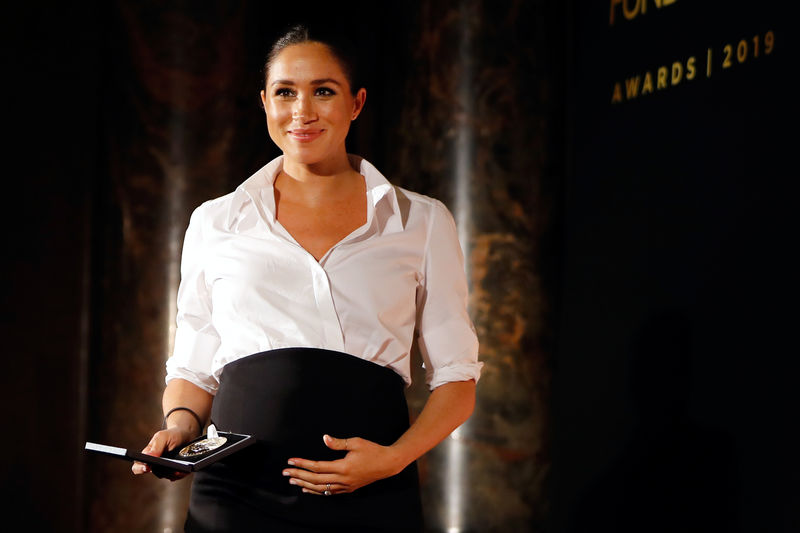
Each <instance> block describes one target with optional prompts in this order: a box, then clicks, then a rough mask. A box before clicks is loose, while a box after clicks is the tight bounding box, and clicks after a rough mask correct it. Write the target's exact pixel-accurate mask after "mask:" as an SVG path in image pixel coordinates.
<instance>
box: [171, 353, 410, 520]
mask: <svg viewBox="0 0 800 533" xmlns="http://www.w3.org/2000/svg"><path fill="white" fill-rule="evenodd" d="M211 421H212V422H213V423H214V425H215V426H216V427H217V429H218V430H220V431H228V432H232V433H243V434H249V435H254V436H255V437H256V439H257V442H256V444H254V445H252V446H250V447H249V448H246V449H245V450H243V451H241V452H239V453H236V454H233V455H232V456H230V457H228V458H225V459H223V460H222V461H219V462H218V463H215V464H213V465H211V466H209V467H207V468H206V469H204V470H202V471H200V472H196V473H195V474H194V481H193V484H192V494H191V500H190V504H189V515H188V517H187V519H186V531H187V533H199V532H203V533H205V532H210V531H236V532H240V531H241V532H249V531H255V532H262V531H269V532H280V533H300V532H304V533H308V532H314V531H326V532H328V531H348V532H370V531H374V532H378V531H385V532H389V531H397V532H404V533H406V532H416V531H420V530H421V528H422V525H421V524H422V518H421V516H422V513H421V505H420V497H419V480H418V474H417V468H416V463H412V464H411V465H409V466H408V467H407V468H406V469H405V470H403V471H402V472H400V473H399V474H397V475H396V476H393V477H391V478H388V479H383V480H380V481H376V482H375V483H372V484H370V485H367V486H365V487H362V488H360V489H358V490H356V491H354V492H352V493H350V494H334V495H332V496H318V495H314V494H304V493H302V492H301V489H300V488H299V487H296V486H294V485H290V484H289V480H288V478H286V477H284V476H283V475H282V471H283V469H284V468H287V467H288V464H287V460H288V459H289V458H290V457H302V458H304V459H312V460H326V461H329V460H335V459H338V458H341V457H343V456H344V455H345V453H346V452H344V451H335V450H330V449H329V448H327V447H326V446H325V444H324V443H323V441H322V436H323V435H324V434H328V435H331V436H333V437H336V438H349V437H362V438H365V439H368V440H371V441H374V442H377V443H379V444H383V445H389V444H391V443H393V442H394V441H395V440H397V438H398V437H400V435H402V434H403V433H404V432H405V431H406V430H407V429H408V426H409V416H408V406H407V405H406V400H405V394H404V382H403V380H402V378H401V377H400V376H398V375H397V374H396V373H395V372H394V371H392V370H390V369H388V368H384V367H381V366H379V365H376V364H374V363H370V362H369V361H365V360H363V359H359V358H358V357H354V356H352V355H348V354H344V353H339V352H333V351H329V350H320V349H315V348H287V349H280V350H272V351H269V352H262V353H258V354H254V355H250V356H247V357H244V358H242V359H239V360H237V361H234V362H232V363H229V364H227V365H225V368H224V370H223V372H222V378H221V380H220V387H219V390H218V392H217V395H216V397H215V398H214V403H213V408H212V411H211Z"/></svg>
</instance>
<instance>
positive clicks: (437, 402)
mask: <svg viewBox="0 0 800 533" xmlns="http://www.w3.org/2000/svg"><path fill="white" fill-rule="evenodd" d="M474 407H475V381H473V380H470V381H455V382H452V383H445V384H444V385H441V386H439V387H437V388H436V389H434V390H433V392H431V395H430V396H429V397H428V401H427V402H426V403H425V407H424V408H423V409H422V412H421V413H420V414H419V417H417V419H416V420H415V421H414V423H413V424H412V425H411V427H410V428H409V429H408V431H406V432H405V433H404V434H403V435H402V436H401V437H400V438H399V439H398V440H397V441H396V442H395V443H394V444H393V445H392V446H391V448H393V449H394V451H395V453H397V454H398V455H397V456H398V459H399V461H400V469H401V470H402V469H403V468H405V467H406V466H407V465H409V464H410V463H412V462H414V461H416V460H417V459H418V458H419V457H420V456H422V455H423V454H424V453H426V452H427V451H428V450H430V449H431V448H433V447H434V446H436V445H437V444H439V443H440V442H441V441H442V440H443V439H444V438H445V437H447V436H448V435H450V433H452V432H453V430H454V429H456V428H457V427H458V426H460V425H461V424H463V423H464V422H465V421H466V420H467V419H468V418H469V416H470V415H471V414H472V410H473V409H474Z"/></svg>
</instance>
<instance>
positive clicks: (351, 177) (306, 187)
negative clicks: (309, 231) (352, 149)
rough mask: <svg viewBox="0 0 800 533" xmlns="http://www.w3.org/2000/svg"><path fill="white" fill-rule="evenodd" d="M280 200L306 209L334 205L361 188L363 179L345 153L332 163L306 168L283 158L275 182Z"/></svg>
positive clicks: (304, 165) (312, 165)
mask: <svg viewBox="0 0 800 533" xmlns="http://www.w3.org/2000/svg"><path fill="white" fill-rule="evenodd" d="M274 187H275V191H276V193H277V194H278V195H279V197H280V198H283V199H290V201H292V202H296V203H300V204H304V205H306V206H308V207H316V206H323V205H325V204H326V203H329V202H331V201H333V202H335V201H337V200H339V199H340V198H343V197H345V196H347V195H349V194H352V193H353V191H354V188H355V189H356V190H358V189H362V188H363V178H362V176H361V175H360V174H359V173H358V172H357V171H355V170H354V169H353V167H351V166H350V160H349V158H348V157H347V155H346V154H345V156H344V158H343V159H340V160H338V161H335V162H326V163H324V164H323V163H317V164H311V165H306V164H302V163H295V162H293V161H287V160H286V159H284V162H283V170H281V172H280V173H279V174H278V176H277V177H276V179H275V185H274Z"/></svg>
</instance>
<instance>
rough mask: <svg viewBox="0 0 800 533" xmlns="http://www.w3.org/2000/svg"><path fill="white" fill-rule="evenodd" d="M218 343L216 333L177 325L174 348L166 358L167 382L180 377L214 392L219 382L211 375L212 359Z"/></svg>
mask: <svg viewBox="0 0 800 533" xmlns="http://www.w3.org/2000/svg"><path fill="white" fill-rule="evenodd" d="M219 345H220V340H219V337H217V336H216V335H208V334H206V333H202V332H198V331H194V330H193V329H191V328H188V327H183V328H181V327H179V328H178V331H177V332H176V334H175V350H174V351H173V353H172V357H170V358H169V359H167V377H166V381H167V383H169V381H170V380H172V379H175V378H181V379H185V380H186V381H189V382H191V383H193V384H195V385H197V386H198V387H200V388H201V389H203V390H204V391H206V392H209V393H211V394H216V391H217V388H218V387H219V382H218V381H217V379H216V377H215V376H214V375H213V361H214V355H216V353H217V349H218V348H219Z"/></svg>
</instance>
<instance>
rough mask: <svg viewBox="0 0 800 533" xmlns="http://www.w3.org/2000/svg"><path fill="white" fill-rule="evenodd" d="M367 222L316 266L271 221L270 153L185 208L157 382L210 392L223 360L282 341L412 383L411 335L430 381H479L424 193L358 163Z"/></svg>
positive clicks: (454, 249)
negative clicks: (170, 330) (342, 356)
mask: <svg viewBox="0 0 800 533" xmlns="http://www.w3.org/2000/svg"><path fill="white" fill-rule="evenodd" d="M351 164H352V165H353V168H358V169H359V172H360V173H361V174H362V175H363V176H364V179H365V181H366V188H367V221H366V223H365V224H364V225H363V226H361V227H360V228H358V229H356V230H355V231H353V233H351V234H350V235H348V236H347V237H345V238H344V239H343V240H342V241H340V242H339V243H338V244H336V245H335V246H333V247H332V248H331V249H330V250H329V251H328V252H327V253H326V254H325V256H323V257H322V258H321V259H320V260H319V262H318V261H317V260H316V259H314V257H313V256H312V255H311V254H310V253H308V252H307V251H306V250H305V249H304V248H303V247H301V246H300V245H299V244H298V243H297V242H296V241H295V240H294V238H292V236H291V235H290V234H289V232H288V231H286V229H285V228H284V227H283V226H282V225H281V224H280V222H278V220H277V219H276V217H275V194H274V188H273V183H274V181H275V178H276V176H277V175H278V172H279V171H280V170H281V168H282V158H281V157H279V158H277V159H275V160H273V161H272V162H270V163H269V164H267V165H266V166H264V167H263V168H262V169H260V170H259V171H258V172H256V173H255V174H253V175H252V176H251V177H250V178H248V179H247V180H246V181H245V182H244V183H242V184H241V185H240V186H239V187H238V188H237V189H236V190H235V191H234V192H232V193H230V194H228V195H226V196H223V197H221V198H217V199H215V200H211V201H208V202H205V203H204V204H202V205H201V206H200V207H198V208H197V209H196V210H195V211H194V213H193V214H192V217H191V220H190V223H189V228H188V229H187V231H186V238H185V241H184V246H183V258H182V261H181V283H180V287H179V289H178V316H177V331H176V336H175V348H174V352H173V354H172V356H171V357H170V358H169V359H168V360H167V381H169V380H171V379H173V378H183V379H186V380H188V381H190V382H192V383H194V384H195V385H197V386H199V387H201V388H202V389H204V390H206V391H208V392H210V393H212V394H215V393H216V390H217V387H218V386H219V378H220V376H221V374H222V372H223V368H224V367H225V365H226V364H227V363H230V362H232V361H235V360H236V359H239V358H241V357H245V356H247V355H251V354H254V353H258V352H263V351H267V350H273V349H277V348H288V347H311V348H324V349H328V350H336V351H340V352H345V353H348V354H351V355H354V356H356V357H360V358H362V359H366V360H367V361H372V362H374V363H377V364H379V365H382V366H386V367H389V368H391V369H392V370H394V371H395V372H397V373H398V374H400V376H402V378H403V379H404V380H405V382H406V383H407V384H410V383H411V371H410V364H409V361H410V357H409V355H410V351H411V344H412V340H413V338H414V333H415V331H416V333H417V339H418V343H419V348H420V353H421V354H422V358H423V362H424V366H425V375H426V381H427V383H428V385H429V387H430V388H431V389H434V388H436V387H438V386H439V385H441V384H443V383H447V382H451V381H466V380H470V379H474V380H476V381H477V380H478V378H479V376H480V369H481V366H482V363H480V362H478V341H477V337H476V335H475V330H474V328H473V325H472V322H471V321H470V319H469V316H468V315H467V311H466V302H467V283H466V278H465V274H464V264H463V255H462V251H461V247H460V245H459V242H458V237H457V233H456V228H455V223H454V221H453V217H452V216H451V214H450V212H449V211H448V210H447V208H446V207H445V206H444V205H443V204H442V203H441V202H439V201H437V200H434V199H432V198H429V197H426V196H423V195H420V194H416V193H413V192H409V191H406V190H403V189H401V188H399V187H395V186H393V185H391V184H390V183H389V182H388V181H387V180H386V178H384V177H383V176H382V175H381V174H380V172H378V170H377V169H376V168H375V167H374V166H372V165H371V164H370V163H368V162H367V161H366V160H363V159H361V158H358V157H355V156H351Z"/></svg>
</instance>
